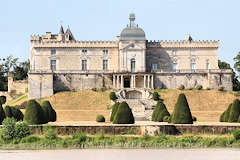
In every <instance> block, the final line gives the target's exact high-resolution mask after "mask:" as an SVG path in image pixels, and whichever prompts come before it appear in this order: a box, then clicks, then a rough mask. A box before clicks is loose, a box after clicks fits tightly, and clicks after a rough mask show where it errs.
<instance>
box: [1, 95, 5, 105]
mask: <svg viewBox="0 0 240 160" xmlns="http://www.w3.org/2000/svg"><path fill="white" fill-rule="evenodd" d="M0 103H1V104H5V103H6V96H0Z"/></svg>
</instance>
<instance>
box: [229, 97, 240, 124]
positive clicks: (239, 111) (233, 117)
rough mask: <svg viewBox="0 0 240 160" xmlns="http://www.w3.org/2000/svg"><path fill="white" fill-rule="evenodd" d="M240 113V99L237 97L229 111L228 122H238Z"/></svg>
mask: <svg viewBox="0 0 240 160" xmlns="http://www.w3.org/2000/svg"><path fill="white" fill-rule="evenodd" d="M239 115H240V101H239V100H238V99H235V100H234V101H233V104H232V107H231V109H230V112H229V118H228V122H237V121H238V117H239Z"/></svg>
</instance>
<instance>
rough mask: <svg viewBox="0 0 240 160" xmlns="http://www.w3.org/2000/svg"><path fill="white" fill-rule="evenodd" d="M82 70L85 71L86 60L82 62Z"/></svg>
mask: <svg viewBox="0 0 240 160" xmlns="http://www.w3.org/2000/svg"><path fill="white" fill-rule="evenodd" d="M82 70H83V71H86V70H87V60H82Z"/></svg>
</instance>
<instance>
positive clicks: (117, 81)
mask: <svg viewBox="0 0 240 160" xmlns="http://www.w3.org/2000/svg"><path fill="white" fill-rule="evenodd" d="M116 88H119V75H117V87H116Z"/></svg>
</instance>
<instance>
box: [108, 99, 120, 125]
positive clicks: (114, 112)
mask: <svg viewBox="0 0 240 160" xmlns="http://www.w3.org/2000/svg"><path fill="white" fill-rule="evenodd" d="M119 105H120V103H119V102H117V103H115V104H114V105H113V106H112V113H111V117H110V121H111V122H112V121H113V119H114V117H115V114H116V112H117V110H118V107H119Z"/></svg>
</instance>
